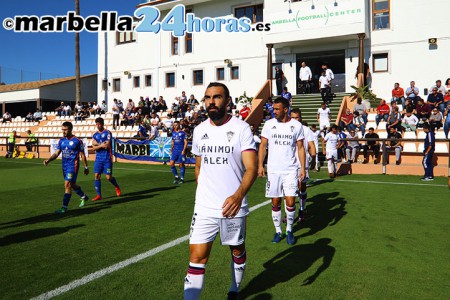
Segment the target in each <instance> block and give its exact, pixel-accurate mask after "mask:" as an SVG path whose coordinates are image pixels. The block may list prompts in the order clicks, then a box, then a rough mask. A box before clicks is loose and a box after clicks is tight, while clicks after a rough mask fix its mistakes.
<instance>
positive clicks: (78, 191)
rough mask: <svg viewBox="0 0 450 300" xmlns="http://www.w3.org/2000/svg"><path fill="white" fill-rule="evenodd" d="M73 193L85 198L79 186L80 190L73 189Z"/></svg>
mask: <svg viewBox="0 0 450 300" xmlns="http://www.w3.org/2000/svg"><path fill="white" fill-rule="evenodd" d="M73 191H74V192H75V193H76V194H77V195H78V196H80V197H84V196H86V194H85V193H84V192H83V191H82V190H81V186H80V188H79V189H78V190H76V189H73Z"/></svg>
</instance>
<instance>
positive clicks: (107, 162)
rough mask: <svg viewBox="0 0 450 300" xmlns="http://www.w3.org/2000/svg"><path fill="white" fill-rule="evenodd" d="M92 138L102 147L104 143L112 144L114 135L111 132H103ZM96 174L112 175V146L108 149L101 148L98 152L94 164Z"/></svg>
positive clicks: (95, 134)
mask: <svg viewBox="0 0 450 300" xmlns="http://www.w3.org/2000/svg"><path fill="white" fill-rule="evenodd" d="M92 138H93V139H94V140H95V141H96V142H97V143H98V144H99V145H100V144H103V143H104V142H111V138H112V134H111V131H109V130H106V129H105V130H103V131H102V132H98V131H97V132H96V133H94V135H93V136H92ZM94 173H98V174H102V173H103V174H107V175H111V174H112V150H111V144H109V146H108V148H107V149H105V148H101V149H98V150H96V155H95V162H94Z"/></svg>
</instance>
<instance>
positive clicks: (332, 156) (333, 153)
mask: <svg viewBox="0 0 450 300" xmlns="http://www.w3.org/2000/svg"><path fill="white" fill-rule="evenodd" d="M326 152H327V155H326V157H327V159H334V160H335V161H337V160H338V153H337V150H330V149H326Z"/></svg>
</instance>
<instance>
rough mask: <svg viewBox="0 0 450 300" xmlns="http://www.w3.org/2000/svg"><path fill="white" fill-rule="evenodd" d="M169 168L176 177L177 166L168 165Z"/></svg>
mask: <svg viewBox="0 0 450 300" xmlns="http://www.w3.org/2000/svg"><path fill="white" fill-rule="evenodd" d="M170 170H171V171H172V173H173V175H175V177H177V178H178V172H177V167H175V166H174V167H170Z"/></svg>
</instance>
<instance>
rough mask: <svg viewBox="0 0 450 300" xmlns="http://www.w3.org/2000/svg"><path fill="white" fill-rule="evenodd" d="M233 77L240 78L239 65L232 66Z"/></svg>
mask: <svg viewBox="0 0 450 300" xmlns="http://www.w3.org/2000/svg"><path fill="white" fill-rule="evenodd" d="M231 79H239V67H231Z"/></svg>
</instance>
